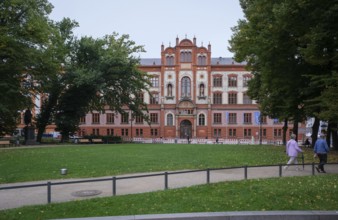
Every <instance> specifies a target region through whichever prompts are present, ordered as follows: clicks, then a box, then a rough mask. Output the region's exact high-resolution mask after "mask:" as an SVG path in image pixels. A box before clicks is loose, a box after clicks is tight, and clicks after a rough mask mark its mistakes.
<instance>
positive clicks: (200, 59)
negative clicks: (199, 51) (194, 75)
mask: <svg viewBox="0 0 338 220" xmlns="http://www.w3.org/2000/svg"><path fill="white" fill-rule="evenodd" d="M197 64H198V65H200V66H205V65H207V57H206V56H205V55H199V56H198V57H197Z"/></svg>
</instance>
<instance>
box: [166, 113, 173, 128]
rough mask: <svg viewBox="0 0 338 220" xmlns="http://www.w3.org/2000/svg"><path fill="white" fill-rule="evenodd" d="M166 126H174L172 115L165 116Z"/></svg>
mask: <svg viewBox="0 0 338 220" xmlns="http://www.w3.org/2000/svg"><path fill="white" fill-rule="evenodd" d="M167 125H168V126H173V125H174V117H173V114H168V115H167Z"/></svg>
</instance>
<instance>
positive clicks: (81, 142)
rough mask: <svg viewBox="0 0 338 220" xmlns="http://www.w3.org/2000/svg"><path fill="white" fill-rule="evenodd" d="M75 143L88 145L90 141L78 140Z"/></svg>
mask: <svg viewBox="0 0 338 220" xmlns="http://www.w3.org/2000/svg"><path fill="white" fill-rule="evenodd" d="M77 143H79V144H89V143H90V140H89V139H83V138H82V139H78V140H77Z"/></svg>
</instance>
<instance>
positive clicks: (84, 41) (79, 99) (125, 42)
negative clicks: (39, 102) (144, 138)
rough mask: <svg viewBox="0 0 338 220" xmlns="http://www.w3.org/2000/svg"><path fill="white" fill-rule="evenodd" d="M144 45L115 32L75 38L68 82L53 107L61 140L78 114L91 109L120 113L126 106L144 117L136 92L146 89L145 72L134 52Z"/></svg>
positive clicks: (73, 126) (73, 129)
mask: <svg viewBox="0 0 338 220" xmlns="http://www.w3.org/2000/svg"><path fill="white" fill-rule="evenodd" d="M142 51H143V47H142V46H137V45H135V42H134V41H132V40H130V39H129V36H128V35H122V36H119V35H118V34H117V33H114V34H113V35H107V36H105V37H103V38H100V39H93V38H91V37H83V38H81V39H79V40H77V41H76V42H75V50H74V51H73V55H72V56H71V59H70V62H71V64H70V65H69V69H66V75H67V77H66V78H65V79H66V81H65V82H64V83H65V84H66V85H67V86H66V89H65V90H64V91H63V93H62V95H61V97H60V100H59V102H58V105H57V107H56V112H57V113H56V116H55V123H56V125H57V129H58V130H60V131H61V133H62V138H63V139H62V140H63V141H65V140H67V139H68V135H69V134H70V133H73V132H76V131H77V129H78V125H79V120H80V117H82V116H84V115H85V114H86V113H87V112H88V111H90V110H97V111H105V110H107V109H109V110H113V111H116V112H120V113H123V112H125V110H127V109H129V110H131V111H132V112H133V113H134V114H137V115H144V116H145V118H147V115H146V113H147V107H146V104H145V103H144V101H143V100H142V99H141V98H140V96H139V94H140V92H141V91H142V90H144V91H147V85H149V82H148V80H147V75H146V74H145V73H143V72H141V71H140V70H139V69H138V64H139V58H137V57H135V54H136V53H138V52H142Z"/></svg>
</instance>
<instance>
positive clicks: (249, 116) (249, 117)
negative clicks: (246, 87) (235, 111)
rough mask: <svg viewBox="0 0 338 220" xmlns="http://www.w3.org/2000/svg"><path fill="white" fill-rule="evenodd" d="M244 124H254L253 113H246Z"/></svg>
mask: <svg viewBox="0 0 338 220" xmlns="http://www.w3.org/2000/svg"><path fill="white" fill-rule="evenodd" d="M244 124H252V114H251V113H244Z"/></svg>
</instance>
